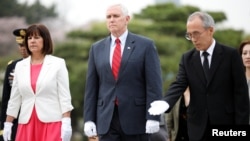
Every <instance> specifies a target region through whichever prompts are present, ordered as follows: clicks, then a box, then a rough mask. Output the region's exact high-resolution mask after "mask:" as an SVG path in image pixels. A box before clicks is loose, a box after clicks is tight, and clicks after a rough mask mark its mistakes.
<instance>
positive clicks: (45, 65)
mask: <svg viewBox="0 0 250 141" xmlns="http://www.w3.org/2000/svg"><path fill="white" fill-rule="evenodd" d="M51 63H52V62H51V60H50V56H48V55H46V56H45V58H44V61H43V65H42V68H41V70H40V73H39V75H38V78H37V82H36V92H37V93H38V92H39V88H40V87H41V86H42V85H41V82H42V81H43V79H44V78H46V77H47V76H46V74H47V73H48V71H49V69H50V65H51Z"/></svg>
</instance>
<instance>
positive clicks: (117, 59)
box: [112, 38, 121, 80]
mask: <svg viewBox="0 0 250 141" xmlns="http://www.w3.org/2000/svg"><path fill="white" fill-rule="evenodd" d="M115 42H116V46H115V50H114V54H113V59H112V72H113V75H114V78H115V80H116V79H117V76H118V73H119V69H120V64H121V45H120V40H119V38H117V39H116V40H115Z"/></svg>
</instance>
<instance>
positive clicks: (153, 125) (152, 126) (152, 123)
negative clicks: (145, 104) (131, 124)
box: [146, 120, 160, 134]
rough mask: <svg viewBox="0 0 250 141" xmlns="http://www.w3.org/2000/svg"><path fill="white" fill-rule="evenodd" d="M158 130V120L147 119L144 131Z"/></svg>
mask: <svg viewBox="0 0 250 141" xmlns="http://www.w3.org/2000/svg"><path fill="white" fill-rule="evenodd" d="M159 130H160V122H159V121H156V120H147V122H146V133H148V134H153V133H156V132H158V131H159Z"/></svg>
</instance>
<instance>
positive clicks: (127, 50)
mask: <svg viewBox="0 0 250 141" xmlns="http://www.w3.org/2000/svg"><path fill="white" fill-rule="evenodd" d="M134 49H135V40H134V38H133V34H131V33H130V32H129V33H128V36H127V39H126V43H125V46H124V50H123V54H122V60H121V67H120V71H119V75H118V79H119V77H121V76H122V72H123V71H124V70H125V67H126V65H127V63H128V60H129V57H130V55H131V53H132V52H133V50H134Z"/></svg>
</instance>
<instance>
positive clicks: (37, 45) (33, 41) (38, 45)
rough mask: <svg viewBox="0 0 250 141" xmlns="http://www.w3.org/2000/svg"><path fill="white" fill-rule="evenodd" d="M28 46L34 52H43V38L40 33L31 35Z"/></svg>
mask: <svg viewBox="0 0 250 141" xmlns="http://www.w3.org/2000/svg"><path fill="white" fill-rule="evenodd" d="M28 48H29V50H30V51H31V52H32V53H42V49H43V38H42V37H41V36H40V35H32V36H29V37H28Z"/></svg>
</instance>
